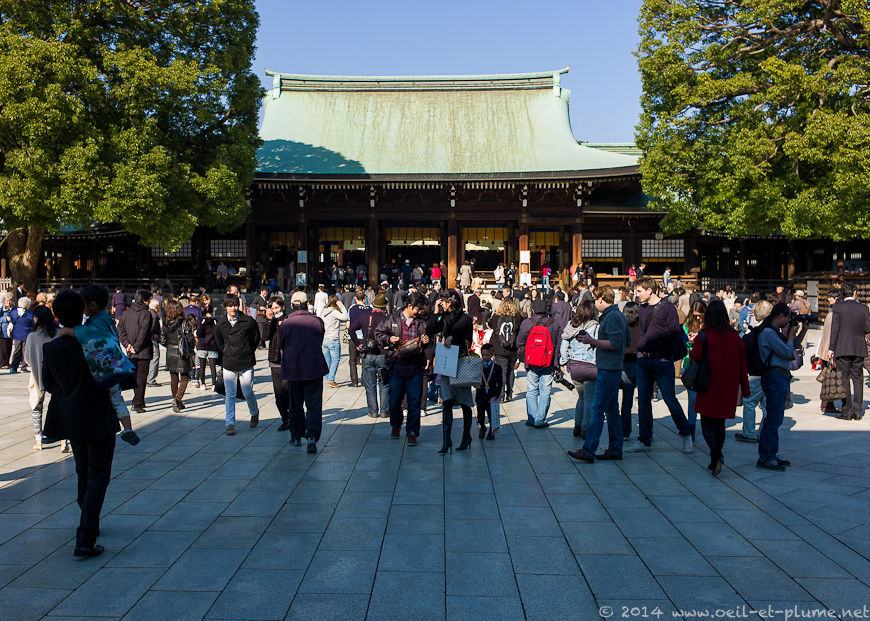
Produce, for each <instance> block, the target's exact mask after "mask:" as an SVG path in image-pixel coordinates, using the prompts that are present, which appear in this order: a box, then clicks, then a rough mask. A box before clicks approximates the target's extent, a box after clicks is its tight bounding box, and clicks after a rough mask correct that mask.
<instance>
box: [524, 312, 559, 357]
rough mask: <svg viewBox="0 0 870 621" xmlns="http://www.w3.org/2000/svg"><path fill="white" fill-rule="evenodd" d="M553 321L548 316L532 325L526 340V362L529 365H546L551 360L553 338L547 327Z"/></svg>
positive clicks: (554, 351)
mask: <svg viewBox="0 0 870 621" xmlns="http://www.w3.org/2000/svg"><path fill="white" fill-rule="evenodd" d="M551 323H553V318H552V317H548V318H547V320H546V321H544V322H543V323H538V324H535V325H534V326H532V330H531V332H529V338H528V339H527V340H526V364H527V365H529V366H530V367H548V366H550V363H552V362H553V354H554V353H556V350H555V348H554V347H553V338H552V337H551V336H550V331H549V330H548V329H547V326H549V325H550V324H551Z"/></svg>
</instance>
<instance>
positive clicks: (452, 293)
mask: <svg viewBox="0 0 870 621" xmlns="http://www.w3.org/2000/svg"><path fill="white" fill-rule="evenodd" d="M433 317H434V320H433V321H434V323H435V327H436V330H437V331H438V332H440V333H441V336H442V337H443V341H444V344H445V345H449V346H451V347H459V355H460V356H464V355H466V354H467V353H468V348H469V346H470V345H471V340H472V338H473V337H472V328H473V326H472V322H471V317H469V316H468V315H466V314H465V312H464V311H463V310H462V296H461V295H460V294H459V292H457V291H456V290H455V289H451V290H449V291H445V292H444V293H442V294H441V297H440V298H439V299H438V300H437V301H436V302H435V308H434V309H433ZM441 400H442V403H441V433H442V438H443V444H442V446H441V450H440V451H438V452H439V453H441V454H444V453H446V452H447V451H448V450H449V449H450V448H451V447H452V446H453V440H452V439H451V437H450V433H451V430H452V428H453V406H454V405H458V406H460V407H461V408H462V441H461V442H460V443H459V446H457V447H456V450H457V451H464V450H465V449H467V448H468V447H469V446H471V423H472V412H471V408H472V406H473V405H474V399H473V398H472V396H471V387H470V386H466V387H462V388H456V387H454V386H451V385H450V381H449V379H448V378H446V377H442V378H441Z"/></svg>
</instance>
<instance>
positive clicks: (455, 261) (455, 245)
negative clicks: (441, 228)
mask: <svg viewBox="0 0 870 621" xmlns="http://www.w3.org/2000/svg"><path fill="white" fill-rule="evenodd" d="M458 237H459V227H458V225H457V223H456V216H454V215H453V214H451V215H450V219H449V220H448V221H447V287H448V288H452V287H454V286H455V285H456V277H457V276H458V275H459V240H458Z"/></svg>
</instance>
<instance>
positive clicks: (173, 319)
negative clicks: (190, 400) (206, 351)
mask: <svg viewBox="0 0 870 621" xmlns="http://www.w3.org/2000/svg"><path fill="white" fill-rule="evenodd" d="M182 341H183V342H184V344H182ZM160 344H161V345H163V347H165V348H166V370H167V371H169V386H170V389H171V390H172V399H173V404H172V411H173V412H180V411H181V410H183V409H184V402H183V401H182V398H183V397H184V392H185V391H186V390H187V383H188V382H189V381H190V369H191V366H192V365H191V359H192V356H193V355H195V354H194V353H193V352H194V347H195V342H194V339H193V329H192V328H191V325H190V323H189V322H188V320H187V318H186V317H185V316H184V307H183V306H182V305H181V302H179V301H177V300H170V301H168V302H166V319H165V320H164V322H163V329H162V330H161V331H160ZM184 351H189V352H190V353H189V354H188V355H183V353H184Z"/></svg>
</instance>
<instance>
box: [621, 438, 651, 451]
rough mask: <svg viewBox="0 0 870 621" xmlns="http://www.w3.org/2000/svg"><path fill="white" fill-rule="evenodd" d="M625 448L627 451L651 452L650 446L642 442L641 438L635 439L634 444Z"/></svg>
mask: <svg viewBox="0 0 870 621" xmlns="http://www.w3.org/2000/svg"><path fill="white" fill-rule="evenodd" d="M624 450H625V452H626V453H647V452H649V450H650V447H649V446H647V445H646V444H644V443H643V442H641V441H640V440H635V441H634V444H632V445H631V446H629V447H628V448H627V449H624Z"/></svg>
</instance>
